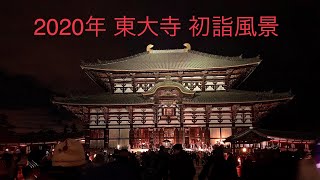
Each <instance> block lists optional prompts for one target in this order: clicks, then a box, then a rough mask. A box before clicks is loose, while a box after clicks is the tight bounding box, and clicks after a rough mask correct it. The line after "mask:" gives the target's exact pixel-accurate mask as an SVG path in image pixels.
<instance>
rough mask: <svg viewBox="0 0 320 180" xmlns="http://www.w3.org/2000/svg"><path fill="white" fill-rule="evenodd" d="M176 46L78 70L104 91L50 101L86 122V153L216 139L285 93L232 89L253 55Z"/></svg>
mask: <svg viewBox="0 0 320 180" xmlns="http://www.w3.org/2000/svg"><path fill="white" fill-rule="evenodd" d="M184 46H185V48H183V49H170V50H154V49H152V48H153V45H148V46H147V49H146V52H143V53H140V54H137V55H134V56H130V57H126V58H122V59H117V60H113V61H105V62H99V63H95V64H82V65H81V68H82V69H83V70H84V71H85V73H86V74H87V75H88V76H89V77H90V78H91V79H92V80H93V81H95V82H96V83H97V84H98V85H99V86H101V87H103V88H104V89H105V91H106V92H105V93H103V94H100V95H92V96H85V97H70V98H60V99H59V98H57V99H55V101H54V103H55V104H57V105H58V106H62V107H64V108H66V109H67V110H69V111H71V112H72V113H73V114H75V115H76V116H77V117H79V118H80V119H81V120H82V121H83V122H84V124H85V125H86V127H85V131H86V135H85V144H86V146H87V147H88V148H92V149H96V148H115V147H117V146H118V147H119V146H121V147H123V146H126V147H128V146H130V148H152V147H159V145H162V144H163V142H170V143H172V144H176V143H181V144H183V145H184V146H185V147H187V148H192V147H201V148H206V147H208V146H209V145H212V144H216V143H219V142H222V141H223V140H225V139H226V138H227V137H229V136H231V135H233V134H235V133H237V132H239V131H241V130H243V129H248V128H249V127H250V126H254V125H255V122H257V121H258V120H259V119H261V118H262V117H263V116H265V115H266V114H267V113H268V111H270V109H272V108H274V107H276V106H277V105H279V103H283V102H287V101H288V100H290V99H291V98H292V96H291V95H290V94H289V93H270V92H268V93H267V92H250V91H242V90H236V87H237V86H238V85H239V84H240V83H242V82H243V81H244V80H245V79H246V78H247V77H248V76H249V75H250V73H251V72H252V71H253V70H254V69H255V68H256V67H257V66H258V65H259V63H260V62H261V60H260V59H259V57H253V58H242V57H241V56H240V57H223V56H217V55H212V54H207V53H202V52H198V51H194V50H191V46H190V44H188V43H185V44H184Z"/></svg>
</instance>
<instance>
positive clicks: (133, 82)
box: [131, 73, 137, 93]
mask: <svg viewBox="0 0 320 180" xmlns="http://www.w3.org/2000/svg"><path fill="white" fill-rule="evenodd" d="M134 74H135V73H131V75H132V76H131V78H132V91H133V93H136V92H137V88H136V87H137V84H136V77H135V76H134Z"/></svg>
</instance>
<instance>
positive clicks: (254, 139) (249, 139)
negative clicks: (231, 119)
mask: <svg viewBox="0 0 320 180" xmlns="http://www.w3.org/2000/svg"><path fill="white" fill-rule="evenodd" d="M274 138H284V139H294V140H315V139H316V138H317V135H316V134H314V133H308V132H295V131H279V130H266V129H260V128H249V129H246V130H244V131H242V132H240V133H237V134H235V135H232V136H229V137H228V138H226V140H225V142H238V143H243V142H246V143H249V144H250V143H258V142H262V141H268V140H272V139H274Z"/></svg>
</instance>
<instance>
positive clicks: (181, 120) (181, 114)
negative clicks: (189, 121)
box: [179, 104, 185, 144]
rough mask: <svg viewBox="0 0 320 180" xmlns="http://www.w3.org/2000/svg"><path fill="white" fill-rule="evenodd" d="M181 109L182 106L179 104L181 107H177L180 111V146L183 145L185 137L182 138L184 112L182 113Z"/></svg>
mask: <svg viewBox="0 0 320 180" xmlns="http://www.w3.org/2000/svg"><path fill="white" fill-rule="evenodd" d="M183 109H184V106H183V105H182V104H181V105H179V111H180V117H179V118H180V139H181V141H180V143H181V144H185V136H184V126H183V125H184V123H183V121H184V111H183Z"/></svg>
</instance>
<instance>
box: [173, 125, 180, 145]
mask: <svg viewBox="0 0 320 180" xmlns="http://www.w3.org/2000/svg"><path fill="white" fill-rule="evenodd" d="M174 141H175V142H174V143H175V144H179V130H178V128H174Z"/></svg>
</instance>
